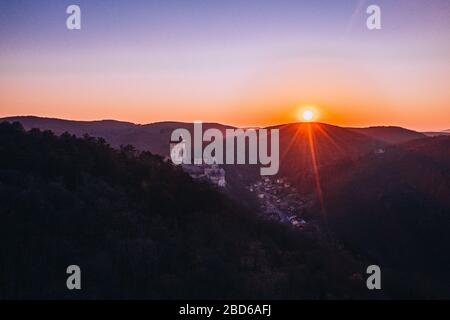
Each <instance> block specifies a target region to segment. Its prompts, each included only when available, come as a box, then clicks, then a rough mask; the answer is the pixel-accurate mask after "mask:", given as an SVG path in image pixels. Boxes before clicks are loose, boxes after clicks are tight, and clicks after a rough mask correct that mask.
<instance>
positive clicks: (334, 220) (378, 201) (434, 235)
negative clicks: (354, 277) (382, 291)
mask: <svg viewBox="0 0 450 320" xmlns="http://www.w3.org/2000/svg"><path fill="white" fill-rule="evenodd" d="M323 189H324V203H325V206H326V211H325V212H326V217H327V219H328V223H329V226H330V228H331V229H332V230H334V231H335V233H336V235H337V236H338V238H339V239H341V240H342V241H343V242H344V243H347V244H348V245H349V246H351V247H352V248H354V249H356V250H357V252H360V253H361V252H364V253H365V254H367V255H369V256H370V257H372V258H373V259H376V260H378V261H379V263H380V265H382V266H386V267H390V268H394V269H396V270H403V276H402V277H410V278H411V284H412V283H416V284H417V283H422V286H423V288H427V289H428V291H429V294H430V297H433V296H434V297H436V296H438V297H443V296H446V297H448V296H449V295H450V292H449V287H448V286H446V285H444V284H445V283H447V284H448V283H450V278H449V275H448V270H449V267H450V255H449V254H448V252H450V137H436V138H425V139H420V140H415V141H411V142H408V143H405V144H401V145H396V146H390V147H388V148H386V150H385V153H383V154H368V155H367V156H365V157H363V158H361V159H359V160H358V161H356V162H354V163H352V164H350V165H349V166H347V167H345V168H343V169H342V170H340V171H336V172H335V174H334V179H331V180H328V181H325V182H324V183H323ZM411 286H412V285H411Z"/></svg>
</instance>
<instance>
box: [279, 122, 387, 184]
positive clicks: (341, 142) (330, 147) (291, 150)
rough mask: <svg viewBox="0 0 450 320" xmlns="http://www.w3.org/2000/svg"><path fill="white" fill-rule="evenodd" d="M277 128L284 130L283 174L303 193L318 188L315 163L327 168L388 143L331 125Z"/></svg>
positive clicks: (281, 151)
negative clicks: (316, 186) (316, 185)
mask: <svg viewBox="0 0 450 320" xmlns="http://www.w3.org/2000/svg"><path fill="white" fill-rule="evenodd" d="M277 128H279V129H280V164H281V165H280V175H282V176H287V177H290V178H291V179H292V180H294V181H295V183H296V184H297V186H298V187H299V188H300V190H301V191H302V192H311V191H312V189H313V188H314V186H315V182H314V181H315V175H314V168H315V166H316V167H317V170H319V171H324V170H325V168H327V167H329V166H333V168H334V167H335V166H340V165H342V164H345V163H346V162H352V161H354V160H355V159H358V158H359V157H361V156H363V155H365V154H367V153H369V152H373V151H374V150H376V149H378V148H381V147H383V146H385V143H384V142H381V141H379V140H376V139H373V138H371V137H369V136H367V135H363V134H360V133H357V132H354V131H353V130H349V129H346V128H341V127H337V126H332V125H328V124H322V123H295V124H288V125H282V126H278V127H277ZM313 157H314V158H313ZM313 159H314V161H315V164H314V163H313ZM333 170H334V169H333Z"/></svg>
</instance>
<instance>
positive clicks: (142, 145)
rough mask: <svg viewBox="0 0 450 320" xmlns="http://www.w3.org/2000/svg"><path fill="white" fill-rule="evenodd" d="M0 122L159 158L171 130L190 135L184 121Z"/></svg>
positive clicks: (26, 119)
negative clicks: (89, 139)
mask: <svg viewBox="0 0 450 320" xmlns="http://www.w3.org/2000/svg"><path fill="white" fill-rule="evenodd" d="M1 121H8V122H14V121H17V122H20V123H21V124H22V125H23V127H24V128H25V129H27V130H29V129H32V128H39V129H41V130H50V131H53V132H54V133H55V134H56V135H60V134H62V133H64V132H69V133H71V134H74V135H76V136H78V137H82V136H83V135H84V134H88V135H90V136H92V137H101V138H104V139H105V140H106V141H107V142H108V143H109V144H111V146H113V147H116V148H117V147H120V146H121V145H127V144H131V145H133V146H135V147H136V148H137V149H139V150H145V151H150V152H152V153H155V154H159V155H162V156H167V155H169V141H170V135H171V133H172V131H173V130H175V129H178V128H184V129H188V130H189V131H190V132H191V133H192V132H193V124H192V123H184V122H174V121H172V122H169V121H167V122H157V123H151V124H146V125H137V124H133V123H129V122H121V121H115V120H102V121H71V120H61V119H50V118H40V117H9V118H0V122H1ZM203 128H204V129H208V128H217V129H220V130H222V131H224V130H225V129H226V128H232V127H230V126H225V125H221V124H215V123H204V124H203Z"/></svg>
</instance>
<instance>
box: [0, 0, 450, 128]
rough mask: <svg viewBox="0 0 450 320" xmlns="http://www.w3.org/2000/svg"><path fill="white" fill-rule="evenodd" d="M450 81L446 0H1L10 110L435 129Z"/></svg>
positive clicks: (449, 101) (0, 51) (445, 112)
mask: <svg viewBox="0 0 450 320" xmlns="http://www.w3.org/2000/svg"><path fill="white" fill-rule="evenodd" d="M71 4H76V5H79V6H80V8H81V15H82V16H81V21H82V22H81V23H82V25H81V26H82V28H81V30H68V29H67V28H66V19H67V17H68V14H67V13H66V8H67V6H69V5H71ZM370 4H376V5H379V6H380V8H381V22H382V29H381V30H368V29H367V27H366V19H367V17H368V15H367V13H366V8H367V7H368V6H369V5H370ZM449 83H450V1H448V0H420V1H419V0H321V1H316V0H304V1H302V0H226V1H225V0H221V1H219V0H160V1H156V0H154V1H153V0H133V1H126V0H109V1H100V0H83V1H82V0H79V1H75V0H69V1H66V0H40V1H31V0H14V1H13V0H0V117H3V116H13V115H37V116H46V117H55V118H65V119H75V120H99V119H117V120H124V121H131V122H134V123H150V122H157V121H164V120H176V121H199V120H200V121H205V122H206V121H211V122H220V123H225V124H231V125H236V126H266V125H273V124H280V123H286V122H296V121H299V119H298V113H299V111H300V110H303V109H304V108H306V107H308V108H311V109H313V110H314V111H315V115H316V118H315V119H316V120H317V121H320V122H326V123H331V124H335V125H342V126H357V127H361V126H374V125H398V126H403V127H407V128H411V129H416V130H427V131H428V130H433V131H434V130H444V129H450V90H448V89H449V88H448V87H449V85H448V84H449Z"/></svg>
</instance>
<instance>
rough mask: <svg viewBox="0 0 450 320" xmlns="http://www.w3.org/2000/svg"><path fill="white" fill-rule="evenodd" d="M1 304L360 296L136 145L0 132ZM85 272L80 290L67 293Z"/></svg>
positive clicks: (319, 259) (335, 268)
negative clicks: (74, 275)
mask: <svg viewBox="0 0 450 320" xmlns="http://www.w3.org/2000/svg"><path fill="white" fill-rule="evenodd" d="M0 153H1V155H2V156H1V157H0V222H1V223H0V251H1V252H2V262H1V267H0V285H1V290H0V297H2V298H344V297H367V295H368V294H369V293H368V292H367V290H366V289H365V283H364V281H361V280H358V279H357V278H356V279H353V280H352V279H351V276H352V274H354V273H355V272H363V270H364V267H363V266H361V265H360V264H359V263H356V262H355V261H354V260H353V259H352V258H351V257H350V256H349V255H348V254H347V253H345V252H343V251H342V250H340V249H337V248H336V246H334V245H332V244H330V243H325V242H324V243H317V242H315V241H313V240H310V239H308V238H306V237H304V236H302V234H299V233H298V232H294V231H293V230H291V229H288V228H285V227H282V226H279V225H274V224H271V223H270V224H269V223H265V222H261V221H259V220H257V219H256V218H255V216H254V215H253V214H250V213H248V212H245V211H243V210H242V209H241V208H240V207H239V206H237V205H235V204H234V203H233V202H231V201H229V200H228V199H227V198H226V197H225V196H224V195H222V194H220V193H218V192H217V191H215V190H213V189H211V187H209V186H208V185H204V184H200V183H197V182H194V181H193V180H192V179H191V178H190V177H189V176H188V175H186V174H184V173H183V172H182V171H181V170H179V169H177V168H174V167H172V166H171V165H170V164H168V163H165V162H163V161H162V160H161V158H160V157H158V156H154V155H152V154H150V153H147V152H144V153H137V152H136V151H135V150H134V149H133V148H132V147H130V146H128V147H123V148H121V150H114V149H111V148H110V147H109V146H108V145H107V144H106V143H105V141H104V140H103V139H95V138H91V137H85V138H83V139H79V138H76V137H75V136H71V135H69V134H63V135H62V136H61V137H56V136H55V135H53V134H52V133H51V132H49V131H46V132H41V131H39V130H31V131H29V132H25V131H24V130H23V128H22V127H21V126H20V125H19V124H18V123H15V124H12V125H11V124H7V123H2V124H0ZM72 264H76V265H79V266H80V267H81V269H82V288H83V289H82V291H79V292H74V291H68V290H67V289H66V287H65V283H66V277H67V275H66V273H65V271H66V268H67V266H69V265H72Z"/></svg>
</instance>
